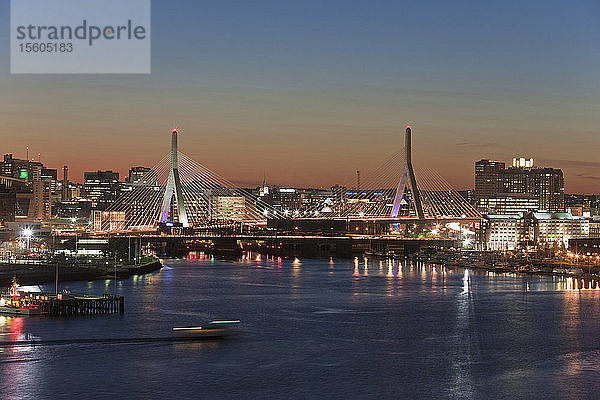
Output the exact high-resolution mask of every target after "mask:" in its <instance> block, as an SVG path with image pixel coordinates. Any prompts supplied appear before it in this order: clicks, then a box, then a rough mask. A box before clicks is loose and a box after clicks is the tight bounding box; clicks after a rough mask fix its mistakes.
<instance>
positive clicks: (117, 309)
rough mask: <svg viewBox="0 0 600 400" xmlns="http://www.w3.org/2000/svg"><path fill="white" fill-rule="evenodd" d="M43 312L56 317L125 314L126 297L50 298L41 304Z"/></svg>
mask: <svg viewBox="0 0 600 400" xmlns="http://www.w3.org/2000/svg"><path fill="white" fill-rule="evenodd" d="M39 308H40V311H41V312H42V314H48V315H52V316H56V317H75V316H79V315H98V314H115V313H119V314H123V313H124V312H125V298H124V297H123V296H120V297H109V296H105V297H70V298H68V299H56V298H53V299H49V300H44V301H42V302H41V303H40V304H39Z"/></svg>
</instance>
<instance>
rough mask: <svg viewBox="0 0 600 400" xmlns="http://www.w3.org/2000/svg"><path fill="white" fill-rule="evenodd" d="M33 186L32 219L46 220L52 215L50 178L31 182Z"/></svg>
mask: <svg viewBox="0 0 600 400" xmlns="http://www.w3.org/2000/svg"><path fill="white" fill-rule="evenodd" d="M32 188H33V219H34V220H36V221H47V220H49V219H50V217H51V215H52V201H51V194H52V192H51V182H50V180H47V179H44V180H37V181H34V182H33V183H32Z"/></svg>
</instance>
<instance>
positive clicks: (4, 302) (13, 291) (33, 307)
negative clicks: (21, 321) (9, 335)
mask: <svg viewBox="0 0 600 400" xmlns="http://www.w3.org/2000/svg"><path fill="white" fill-rule="evenodd" d="M18 288H19V285H18V284H17V279H16V278H13V279H12V284H11V286H10V289H9V290H8V293H3V294H2V295H0V314H5V315H40V314H42V311H41V310H40V308H39V305H38V304H36V302H35V301H34V300H33V299H30V298H29V297H21V292H19V290H18Z"/></svg>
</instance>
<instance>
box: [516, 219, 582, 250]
mask: <svg viewBox="0 0 600 400" xmlns="http://www.w3.org/2000/svg"><path fill="white" fill-rule="evenodd" d="M526 219H527V222H526V225H527V227H528V234H529V237H530V239H531V240H533V241H534V242H535V243H537V244H538V246H540V247H545V248H552V247H557V248H568V247H569V240H570V239H580V238H588V237H589V233H590V224H589V220H588V219H586V218H583V217H574V216H573V215H571V214H569V213H549V212H533V213H530V214H528V215H527V216H526Z"/></svg>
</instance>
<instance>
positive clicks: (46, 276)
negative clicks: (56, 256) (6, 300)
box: [0, 259, 162, 287]
mask: <svg viewBox="0 0 600 400" xmlns="http://www.w3.org/2000/svg"><path fill="white" fill-rule="evenodd" d="M161 268H162V263H161V262H160V260H158V259H156V260H153V261H149V262H147V263H143V264H140V265H117V268H116V275H117V279H128V278H129V277H130V276H131V275H141V274H147V273H150V272H154V271H158V270H159V269H161ZM15 276H16V277H17V281H18V282H19V284H20V285H36V284H42V283H52V282H55V281H56V264H18V263H2V264H0V287H8V286H9V285H10V282H11V280H12V278H13V277H15ZM114 277H115V266H114V265H107V266H105V267H97V266H88V265H86V264H80V265H77V264H75V265H74V266H60V267H59V270H58V279H59V281H60V282H72V281H94V280H104V279H113V278H114Z"/></svg>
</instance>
